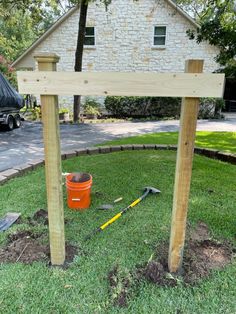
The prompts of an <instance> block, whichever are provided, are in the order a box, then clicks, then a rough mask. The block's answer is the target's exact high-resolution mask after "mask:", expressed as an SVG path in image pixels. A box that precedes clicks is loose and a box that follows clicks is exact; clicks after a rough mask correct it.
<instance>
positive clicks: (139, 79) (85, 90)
mask: <svg viewBox="0 0 236 314" xmlns="http://www.w3.org/2000/svg"><path fill="white" fill-rule="evenodd" d="M17 78H18V86H19V92H20V93H21V94H40V95H82V96H90V95H91V96H108V95H109V96H160V97H219V98H221V97H222V96H223V89H224V74H211V73H209V74H208V73H207V74H202V73H201V74H192V73H191V74H190V73H118V72H116V73H113V72H105V73H104V72H102V73H100V72H93V73H92V72H82V73H75V72H46V71H45V72H43V71H42V72H41V71H40V72H17Z"/></svg>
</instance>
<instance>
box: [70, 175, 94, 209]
mask: <svg viewBox="0 0 236 314" xmlns="http://www.w3.org/2000/svg"><path fill="white" fill-rule="evenodd" d="M91 187H92V176H91V175H90V174H88V173H70V174H68V175H67V176H66V188H67V205H68V207H69V208H71V209H77V210H79V211H84V210H85V209H86V208H89V206H90V203H91V197H90V194H91Z"/></svg>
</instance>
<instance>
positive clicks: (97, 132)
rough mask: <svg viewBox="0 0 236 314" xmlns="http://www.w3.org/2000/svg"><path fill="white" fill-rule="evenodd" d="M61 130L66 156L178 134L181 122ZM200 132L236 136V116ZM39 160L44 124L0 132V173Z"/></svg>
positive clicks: (204, 124)
mask: <svg viewBox="0 0 236 314" xmlns="http://www.w3.org/2000/svg"><path fill="white" fill-rule="evenodd" d="M60 129H61V150H62V152H66V151H69V150H72V149H79V148H85V147H91V146H93V145H95V144H99V143H102V142H105V141H108V140H113V139H116V138H120V137H128V136H133V135H139V134H145V133H153V132H173V131H177V130H178V129H179V121H178V120H170V121H157V122H137V123H134V122H125V123H107V124H105V123H101V124H80V125H72V124H61V125H60ZM197 130H198V131H203V130H204V131H231V132H236V116H234V115H233V116H232V117H229V118H226V119H225V120H223V121H218V120H215V121H213V120H199V121H198V125H197ZM40 158H44V151H43V140H42V124H41V123H32V122H24V123H23V126H22V127H21V128H20V129H15V130H13V131H12V132H4V131H1V130H0V172H1V171H4V170H7V169H10V168H13V167H15V166H19V165H21V164H24V163H27V162H30V161H33V160H35V159H40Z"/></svg>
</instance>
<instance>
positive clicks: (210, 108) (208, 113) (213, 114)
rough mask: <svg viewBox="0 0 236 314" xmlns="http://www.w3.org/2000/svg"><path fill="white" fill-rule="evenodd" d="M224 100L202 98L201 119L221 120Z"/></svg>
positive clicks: (199, 116) (199, 114)
mask: <svg viewBox="0 0 236 314" xmlns="http://www.w3.org/2000/svg"><path fill="white" fill-rule="evenodd" d="M223 108H224V100H223V99H220V98H200V108H199V113H198V118H199V119H210V118H220V117H221V110H222V109H223Z"/></svg>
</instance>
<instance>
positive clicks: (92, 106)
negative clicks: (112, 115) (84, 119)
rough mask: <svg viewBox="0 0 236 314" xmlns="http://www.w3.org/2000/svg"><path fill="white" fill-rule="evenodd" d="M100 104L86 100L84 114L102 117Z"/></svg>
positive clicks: (90, 99)
mask: <svg viewBox="0 0 236 314" xmlns="http://www.w3.org/2000/svg"><path fill="white" fill-rule="evenodd" d="M100 107H101V105H100V103H99V102H98V101H96V100H95V99H92V98H86V99H85V103H84V104H83V109H84V113H85V114H88V115H95V116H100V115H101V110H100Z"/></svg>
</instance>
